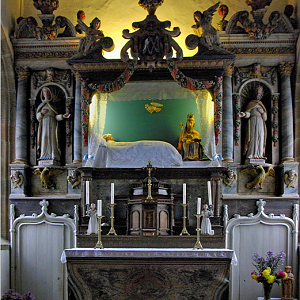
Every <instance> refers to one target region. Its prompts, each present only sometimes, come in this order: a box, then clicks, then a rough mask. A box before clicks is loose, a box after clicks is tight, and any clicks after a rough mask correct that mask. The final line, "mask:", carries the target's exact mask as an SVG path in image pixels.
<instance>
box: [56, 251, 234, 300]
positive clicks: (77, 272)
mask: <svg viewBox="0 0 300 300" xmlns="http://www.w3.org/2000/svg"><path fill="white" fill-rule="evenodd" d="M61 261H62V263H67V270H68V284H69V300H73V299H74V300H75V299H76V300H79V299H80V300H89V299H93V300H96V299H98V300H100V299H105V300H107V299H110V300H125V299H126V300H128V299H136V300H152V299H153V300H154V299H166V300H174V299H205V300H209V299H218V300H225V299H229V271H230V265H231V264H233V265H237V259H236V256H235V252H234V251H233V250H228V249H204V250H193V249H180V248H176V249H175V248H169V249H168V248H166V249H155V248H140V249H131V248H127V249H121V248H119V249H118V248H114V249H113V248H108V249H103V250H99V249H92V248H85V249H84V248H73V249H65V250H64V251H63V253H62V256H61Z"/></svg>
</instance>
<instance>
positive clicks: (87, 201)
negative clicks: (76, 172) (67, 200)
mask: <svg viewBox="0 0 300 300" xmlns="http://www.w3.org/2000/svg"><path fill="white" fill-rule="evenodd" d="M85 204H90V182H89V181H86V182H85Z"/></svg>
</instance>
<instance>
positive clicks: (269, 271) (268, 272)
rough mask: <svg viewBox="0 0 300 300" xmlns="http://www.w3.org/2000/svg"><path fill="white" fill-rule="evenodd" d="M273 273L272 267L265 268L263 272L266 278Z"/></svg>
mask: <svg viewBox="0 0 300 300" xmlns="http://www.w3.org/2000/svg"><path fill="white" fill-rule="evenodd" d="M270 273H271V269H270V268H266V269H265V270H263V272H262V274H263V276H264V277H265V278H267V277H268V276H269V275H270Z"/></svg>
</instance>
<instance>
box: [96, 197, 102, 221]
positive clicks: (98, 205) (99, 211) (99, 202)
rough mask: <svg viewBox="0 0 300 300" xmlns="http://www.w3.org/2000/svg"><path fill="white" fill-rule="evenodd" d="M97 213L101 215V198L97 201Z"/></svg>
mask: <svg viewBox="0 0 300 300" xmlns="http://www.w3.org/2000/svg"><path fill="white" fill-rule="evenodd" d="M97 215H98V217H102V200H98V201H97Z"/></svg>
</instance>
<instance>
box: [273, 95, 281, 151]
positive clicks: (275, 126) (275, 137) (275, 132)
mask: <svg viewBox="0 0 300 300" xmlns="http://www.w3.org/2000/svg"><path fill="white" fill-rule="evenodd" d="M271 99H272V116H273V120H272V128H273V135H272V141H273V143H274V147H276V146H277V142H278V99H279V95H272V96H271Z"/></svg>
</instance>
